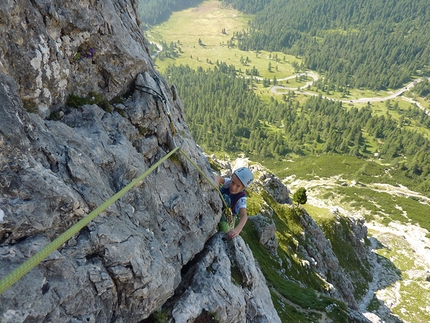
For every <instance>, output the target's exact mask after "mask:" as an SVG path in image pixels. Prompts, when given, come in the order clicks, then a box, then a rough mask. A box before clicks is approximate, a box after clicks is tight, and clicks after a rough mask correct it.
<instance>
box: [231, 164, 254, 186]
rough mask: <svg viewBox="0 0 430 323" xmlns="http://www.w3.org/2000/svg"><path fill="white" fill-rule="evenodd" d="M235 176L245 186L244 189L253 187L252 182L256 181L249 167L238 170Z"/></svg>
mask: <svg viewBox="0 0 430 323" xmlns="http://www.w3.org/2000/svg"><path fill="white" fill-rule="evenodd" d="M233 175H236V177H237V178H238V179H239V180H240V182H241V183H242V185H243V188H246V187H248V186H249V185H251V183H252V181H253V180H254V175H253V174H252V172H251V171H250V169H249V168H247V167H240V168H238V169H236V170H235V171H234V173H233Z"/></svg>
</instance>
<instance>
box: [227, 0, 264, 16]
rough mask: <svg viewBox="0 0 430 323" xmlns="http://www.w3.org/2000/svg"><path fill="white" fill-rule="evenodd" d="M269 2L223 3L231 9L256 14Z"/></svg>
mask: <svg viewBox="0 0 430 323" xmlns="http://www.w3.org/2000/svg"><path fill="white" fill-rule="evenodd" d="M270 1H271V0H226V1H225V2H227V3H231V4H232V5H233V8H235V9H237V10H239V11H242V12H245V13H256V12H259V11H261V10H263V9H264V6H265V5H267V4H268V3H269V2H270Z"/></svg>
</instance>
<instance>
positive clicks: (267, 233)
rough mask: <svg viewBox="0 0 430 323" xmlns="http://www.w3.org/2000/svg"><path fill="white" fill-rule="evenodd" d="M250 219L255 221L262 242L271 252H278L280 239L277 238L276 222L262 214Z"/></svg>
mask: <svg viewBox="0 0 430 323" xmlns="http://www.w3.org/2000/svg"><path fill="white" fill-rule="evenodd" d="M249 219H250V220H251V221H252V222H253V223H254V227H255V230H256V231H257V235H258V239H259V241H260V243H261V244H262V245H263V246H264V247H265V248H266V249H267V250H269V251H270V252H271V253H273V254H276V252H277V250H278V240H277V239H276V226H275V222H273V220H272V219H270V218H268V217H265V216H263V215H261V214H257V215H255V216H253V217H250V218H249Z"/></svg>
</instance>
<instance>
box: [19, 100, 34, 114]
mask: <svg viewBox="0 0 430 323" xmlns="http://www.w3.org/2000/svg"><path fill="white" fill-rule="evenodd" d="M22 103H23V105H24V109H25V110H27V112H28V113H37V104H36V102H35V101H34V100H33V99H26V100H22Z"/></svg>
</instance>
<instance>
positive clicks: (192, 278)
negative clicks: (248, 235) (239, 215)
mask: <svg viewBox="0 0 430 323" xmlns="http://www.w3.org/2000/svg"><path fill="white" fill-rule="evenodd" d="M197 259H198V261H197V262H196V263H195V264H194V265H192V266H190V267H189V268H188V271H187V272H186V273H185V275H184V279H183V282H184V283H183V284H182V285H180V287H179V288H178V291H177V295H176V296H175V297H174V298H173V305H172V304H171V305H170V306H171V313H172V317H173V319H174V321H175V323H185V322H194V320H195V319H196V318H198V317H199V316H200V315H201V314H202V313H204V312H205V311H206V312H209V313H216V319H217V320H218V322H221V323H224V322H225V323H230V322H238V323H239V322H256V323H264V322H267V323H269V322H270V323H276V322H281V321H280V318H279V316H278V314H277V313H276V311H275V310H274V308H273V303H272V300H271V297H270V292H269V289H268V287H267V286H266V283H265V279H264V276H263V275H262V273H261V270H260V269H259V267H258V265H257V263H256V262H255V259H254V257H253V255H252V252H251V250H250V249H249V247H248V246H247V245H246V244H245V243H244V241H243V239H242V238H241V237H237V238H235V239H233V240H230V241H227V240H226V238H225V234H223V233H218V234H216V235H215V236H214V237H213V238H212V239H211V240H210V241H209V242H208V243H207V244H206V247H205V249H204V250H203V251H202V253H201V254H199V255H198V257H197Z"/></svg>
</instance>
